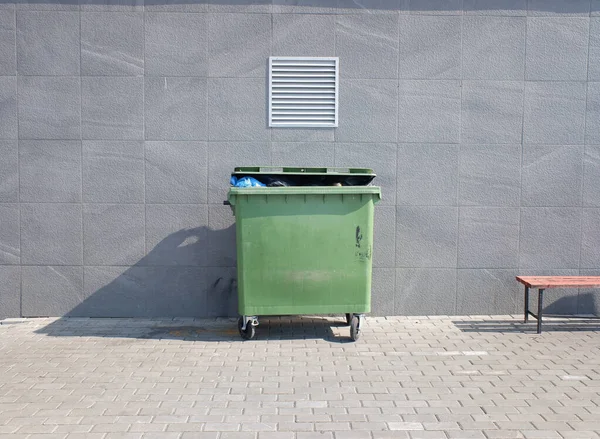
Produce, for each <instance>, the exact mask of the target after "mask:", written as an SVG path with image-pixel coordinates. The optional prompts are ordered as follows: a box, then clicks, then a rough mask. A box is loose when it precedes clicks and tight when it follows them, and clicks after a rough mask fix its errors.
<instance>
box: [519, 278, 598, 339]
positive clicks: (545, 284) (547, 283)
mask: <svg viewBox="0 0 600 439" xmlns="http://www.w3.org/2000/svg"><path fill="white" fill-rule="evenodd" d="M517 280H518V281H519V282H521V283H522V284H523V285H525V323H527V321H528V320H529V316H530V315H531V316H532V317H535V318H536V319H537V333H538V334H541V333H542V307H543V306H542V302H543V300H544V290H545V289H547V288H600V276H517ZM531 288H533V289H535V288H537V290H538V309H537V315H536V314H534V313H532V312H531V311H529V290H530V289H531Z"/></svg>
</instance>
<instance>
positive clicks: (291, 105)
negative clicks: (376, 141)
mask: <svg viewBox="0 0 600 439" xmlns="http://www.w3.org/2000/svg"><path fill="white" fill-rule="evenodd" d="M338 63H339V61H338V58H304V57H303V58H298V57H288V56H273V57H271V58H269V126H270V127H295V128H301V127H337V126H338Z"/></svg>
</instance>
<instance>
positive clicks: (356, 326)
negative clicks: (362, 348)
mask: <svg viewBox="0 0 600 439" xmlns="http://www.w3.org/2000/svg"><path fill="white" fill-rule="evenodd" d="M350 338H351V339H352V341H356V340H358V339H359V338H360V316H358V315H356V314H354V315H352V320H351V321H350Z"/></svg>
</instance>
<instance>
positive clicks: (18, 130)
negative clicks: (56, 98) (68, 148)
mask: <svg viewBox="0 0 600 439" xmlns="http://www.w3.org/2000/svg"><path fill="white" fill-rule="evenodd" d="M13 16H14V21H13V23H14V41H15V44H14V54H15V75H14V77H15V94H16V95H15V101H16V112H17V114H16V116H17V121H16V122H17V139H18V138H19V132H20V126H19V57H18V43H17V12H16V10H15V11H14V13H13ZM17 176H18V177H17V183H18V186H17V204H18V210H19V220H18V221H19V317H21V316H22V315H23V276H22V272H23V270H22V268H21V262H22V258H21V249H22V248H23V243H22V236H23V232H22V221H21V204H20V203H21V163H20V151H19V142H18V141H17Z"/></svg>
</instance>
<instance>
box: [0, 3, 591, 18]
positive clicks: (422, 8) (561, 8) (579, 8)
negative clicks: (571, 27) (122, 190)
mask: <svg viewBox="0 0 600 439" xmlns="http://www.w3.org/2000/svg"><path fill="white" fill-rule="evenodd" d="M461 3H464V4H463V5H461ZM527 3H529V5H528V4H527ZM0 4H44V5H67V6H69V5H70V6H77V5H79V4H81V5H106V6H109V7H114V6H116V7H132V8H136V7H143V6H144V5H145V6H164V5H187V6H188V7H190V8H192V10H195V9H196V8H198V7H199V8H200V10H202V9H204V8H203V7H204V6H205V5H206V6H208V5H231V6H236V5H240V6H254V7H257V6H258V7H260V6H261V5H263V6H270V5H277V6H279V7H282V8H283V9H282V10H281V11H279V12H299V11H298V10H297V9H294V10H293V11H291V10H285V8H286V7H291V8H298V7H301V8H307V9H310V8H335V7H338V8H343V9H370V10H389V11H395V10H397V11H401V12H403V11H404V12H417V13H418V12H423V13H427V12H449V11H457V10H463V9H464V10H465V11H473V12H480V13H486V11H487V12H489V13H494V12H497V13H498V14H499V15H505V14H507V13H508V15H526V13H527V10H528V9H529V10H530V11H538V12H547V13H559V14H567V15H568V14H574V15H581V14H584V15H585V14H589V12H590V1H589V0H573V1H565V0H504V1H502V0H500V1H498V0H463V2H459V1H457V0H454V1H452V0H438V1H432V0H0ZM231 12H235V11H231ZM242 12H243V11H242ZM257 12H258V11H257ZM264 12H269V11H268V10H266V9H265V11H264ZM324 13H326V12H324Z"/></svg>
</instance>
